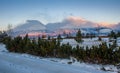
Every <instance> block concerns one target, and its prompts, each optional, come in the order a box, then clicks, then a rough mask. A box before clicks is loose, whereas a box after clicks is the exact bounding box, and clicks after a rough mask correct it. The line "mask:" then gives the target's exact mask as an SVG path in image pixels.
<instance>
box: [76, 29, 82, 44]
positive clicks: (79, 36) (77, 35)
mask: <svg viewBox="0 0 120 73" xmlns="http://www.w3.org/2000/svg"><path fill="white" fill-rule="evenodd" d="M75 40H76V41H77V42H78V43H80V42H82V34H81V31H80V29H79V30H78V32H77V33H76V38H75Z"/></svg>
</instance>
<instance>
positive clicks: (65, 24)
mask: <svg viewBox="0 0 120 73" xmlns="http://www.w3.org/2000/svg"><path fill="white" fill-rule="evenodd" d="M97 25H98V24H97V23H94V22H91V21H87V20H85V19H82V18H80V17H74V16H70V17H68V18H66V19H64V20H63V21H62V22H59V23H49V24H47V25H46V27H47V29H48V30H54V31H55V30H56V29H57V30H58V29H80V28H94V27H97Z"/></svg>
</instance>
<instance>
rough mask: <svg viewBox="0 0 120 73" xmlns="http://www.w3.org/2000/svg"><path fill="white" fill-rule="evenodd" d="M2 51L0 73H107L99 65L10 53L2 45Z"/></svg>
mask: <svg viewBox="0 0 120 73" xmlns="http://www.w3.org/2000/svg"><path fill="white" fill-rule="evenodd" d="M0 50H1V51H0V73H106V72H105V71H102V70H100V69H99V68H100V66H98V65H87V64H85V63H79V62H75V63H73V64H66V63H67V62H68V61H69V60H59V59H51V58H47V59H46V58H40V57H35V56H31V55H27V54H22V55H21V54H15V53H9V52H7V51H6V50H5V46H4V45H1V44H0ZM2 50H4V51H2ZM53 60H54V61H53ZM109 73H110V72H109Z"/></svg>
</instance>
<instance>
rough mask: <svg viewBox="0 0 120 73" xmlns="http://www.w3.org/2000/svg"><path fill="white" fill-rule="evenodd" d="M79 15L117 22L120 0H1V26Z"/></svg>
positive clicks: (94, 20) (3, 27) (95, 19)
mask: <svg viewBox="0 0 120 73" xmlns="http://www.w3.org/2000/svg"><path fill="white" fill-rule="evenodd" d="M68 16H78V17H82V18H84V19H87V20H90V21H93V22H108V23H118V22H120V0H0V29H6V27H7V25H8V24H12V25H13V26H16V25H18V24H20V23H23V22H24V21H25V20H30V19H34V20H39V21H41V22H43V23H44V24H47V23H49V22H59V21H62V20H63V19H64V18H66V17H68Z"/></svg>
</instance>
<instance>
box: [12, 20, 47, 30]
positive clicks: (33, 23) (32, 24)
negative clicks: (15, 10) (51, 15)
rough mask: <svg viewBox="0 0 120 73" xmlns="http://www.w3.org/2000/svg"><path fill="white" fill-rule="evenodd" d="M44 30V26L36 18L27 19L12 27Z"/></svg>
mask: <svg viewBox="0 0 120 73" xmlns="http://www.w3.org/2000/svg"><path fill="white" fill-rule="evenodd" d="M39 30H40V31H45V30H46V27H45V25H44V24H42V23H41V22H40V21H38V20H27V21H26V22H25V23H23V24H20V25H19V26H17V27H15V28H14V31H15V32H17V31H39Z"/></svg>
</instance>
